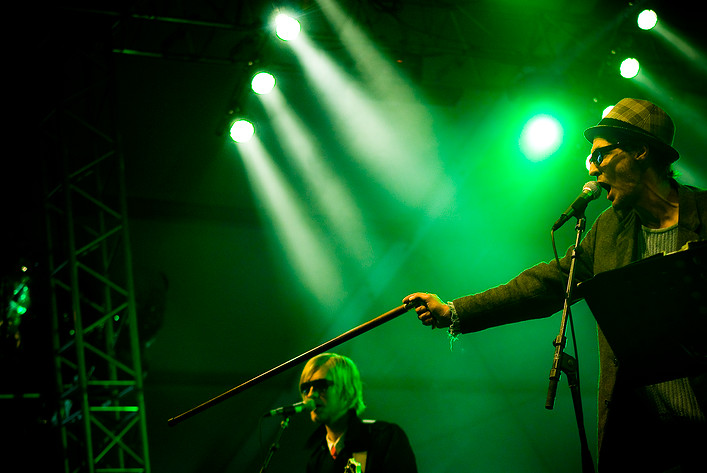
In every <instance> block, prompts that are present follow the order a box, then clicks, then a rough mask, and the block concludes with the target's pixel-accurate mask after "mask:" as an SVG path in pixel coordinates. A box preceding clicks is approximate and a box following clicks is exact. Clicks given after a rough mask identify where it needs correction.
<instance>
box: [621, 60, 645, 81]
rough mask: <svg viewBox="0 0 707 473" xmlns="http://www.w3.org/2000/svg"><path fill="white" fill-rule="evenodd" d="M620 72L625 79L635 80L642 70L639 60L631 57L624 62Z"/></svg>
mask: <svg viewBox="0 0 707 473" xmlns="http://www.w3.org/2000/svg"><path fill="white" fill-rule="evenodd" d="M619 70H620V71H621V76H622V77H625V78H626V79H633V78H634V77H636V76H637V75H638V71H640V70H641V65H640V64H639V62H638V60H637V59H634V58H632V57H630V58H628V59H624V60H623V62H622V63H621V67H620V68H619Z"/></svg>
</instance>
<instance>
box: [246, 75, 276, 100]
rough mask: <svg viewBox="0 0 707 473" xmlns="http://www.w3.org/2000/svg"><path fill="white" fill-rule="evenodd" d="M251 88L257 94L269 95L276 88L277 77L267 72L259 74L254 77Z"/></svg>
mask: <svg viewBox="0 0 707 473" xmlns="http://www.w3.org/2000/svg"><path fill="white" fill-rule="evenodd" d="M250 87H251V88H252V89H253V92H255V93H256V94H260V95H263V94H268V93H270V92H271V91H272V89H273V88H274V87H275V77H273V75H272V74H269V73H267V72H259V73H258V74H256V75H255V76H254V77H253V80H252V81H251V82H250Z"/></svg>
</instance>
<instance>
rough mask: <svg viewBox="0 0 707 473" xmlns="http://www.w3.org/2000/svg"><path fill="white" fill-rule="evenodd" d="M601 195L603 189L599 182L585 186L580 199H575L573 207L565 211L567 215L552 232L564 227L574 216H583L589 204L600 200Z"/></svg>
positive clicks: (557, 223) (556, 223)
mask: <svg viewBox="0 0 707 473" xmlns="http://www.w3.org/2000/svg"><path fill="white" fill-rule="evenodd" d="M600 195H601V187H599V184H597V181H589V182H587V183H586V184H584V187H583V188H582V193H581V194H579V197H577V198H576V199H574V202H572V205H570V206H569V208H568V209H567V210H565V213H563V214H562V215H561V216H560V218H558V219H557V222H555V224H554V225H553V226H552V231H553V232H554V231H555V230H557V229H558V228H560V227H561V226H562V225H564V224H565V222H566V221H567V220H569V219H570V218H572V217H573V216H574V215H581V214H583V213H584V209H586V208H587V205H588V204H589V202H591V201H593V200H594V199H598V198H599V196H600Z"/></svg>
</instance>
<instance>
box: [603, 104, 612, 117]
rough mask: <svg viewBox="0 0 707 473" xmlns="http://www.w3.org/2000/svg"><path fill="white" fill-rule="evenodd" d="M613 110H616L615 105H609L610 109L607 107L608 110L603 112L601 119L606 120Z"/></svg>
mask: <svg viewBox="0 0 707 473" xmlns="http://www.w3.org/2000/svg"><path fill="white" fill-rule="evenodd" d="M613 108H614V106H613V105H609V106H608V107H606V108H605V109H604V111H603V112H601V118H604V117H605V116H607V115H608V114H609V112H610V111H611V110H612V109H613Z"/></svg>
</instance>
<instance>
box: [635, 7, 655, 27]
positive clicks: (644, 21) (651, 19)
mask: <svg viewBox="0 0 707 473" xmlns="http://www.w3.org/2000/svg"><path fill="white" fill-rule="evenodd" d="M637 23H638V27H639V28H641V29H642V30H650V29H653V28H654V27H655V25H656V23H658V15H656V14H655V12H654V11H653V10H643V11H642V12H641V13H639V14H638V19H637Z"/></svg>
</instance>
